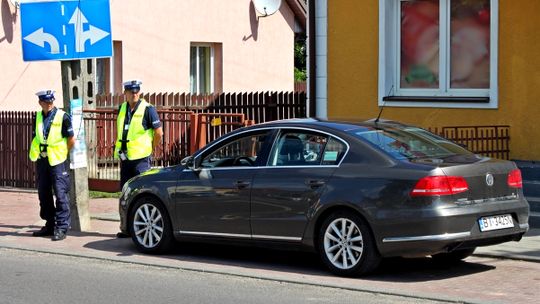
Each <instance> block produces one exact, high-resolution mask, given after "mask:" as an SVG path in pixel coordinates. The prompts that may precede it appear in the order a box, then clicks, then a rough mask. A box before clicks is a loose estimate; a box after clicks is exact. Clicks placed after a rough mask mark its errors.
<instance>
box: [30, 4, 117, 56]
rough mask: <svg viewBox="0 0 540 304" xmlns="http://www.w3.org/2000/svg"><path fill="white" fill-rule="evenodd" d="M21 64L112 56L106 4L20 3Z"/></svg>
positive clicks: (108, 14)
mask: <svg viewBox="0 0 540 304" xmlns="http://www.w3.org/2000/svg"><path fill="white" fill-rule="evenodd" d="M20 10H21V33H22V48H23V60H24V61H37V60H78V59H83V58H98V57H111V56H112V33H111V12H110V5H109V0H67V1H47V2H22V3H21V4H20Z"/></svg>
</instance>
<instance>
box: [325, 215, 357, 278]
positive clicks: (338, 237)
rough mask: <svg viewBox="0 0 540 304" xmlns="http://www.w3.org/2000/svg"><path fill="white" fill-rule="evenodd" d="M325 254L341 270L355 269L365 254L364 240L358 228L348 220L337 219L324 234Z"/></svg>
mask: <svg viewBox="0 0 540 304" xmlns="http://www.w3.org/2000/svg"><path fill="white" fill-rule="evenodd" d="M324 252H325V254H326V257H327V258H328V260H329V262H330V263H332V265H333V266H334V267H337V268H339V269H343V270H345V269H351V268H353V267H355V266H356V265H357V264H358V262H360V259H361V258H362V253H363V252H364V240H363V237H362V233H361V232H360V229H359V228H358V226H357V225H356V224H355V223H354V222H353V221H351V220H350V219H347V218H337V219H335V220H334V221H332V222H331V223H330V225H328V227H327V228H326V231H325V233H324Z"/></svg>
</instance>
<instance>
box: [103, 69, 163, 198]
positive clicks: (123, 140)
mask: <svg viewBox="0 0 540 304" xmlns="http://www.w3.org/2000/svg"><path fill="white" fill-rule="evenodd" d="M141 84H142V82H141V81H139V80H131V81H127V82H124V95H125V96H126V101H125V102H124V103H122V105H120V109H119V111H118V118H117V121H116V126H117V130H118V135H117V140H116V146H115V149H114V156H115V158H119V159H120V160H121V166H120V188H122V187H123V186H124V184H125V183H126V182H127V181H128V180H129V179H130V178H132V177H134V176H137V175H139V174H141V173H143V172H145V171H147V170H149V169H150V155H151V154H152V151H153V150H154V149H155V148H156V147H157V146H158V145H159V144H160V143H161V137H162V136H163V129H162V128H161V121H160V120H159V116H158V114H157V111H156V108H155V107H154V106H152V105H151V104H149V103H148V102H147V101H146V100H144V99H142V98H140V96H141V94H140V90H141Z"/></svg>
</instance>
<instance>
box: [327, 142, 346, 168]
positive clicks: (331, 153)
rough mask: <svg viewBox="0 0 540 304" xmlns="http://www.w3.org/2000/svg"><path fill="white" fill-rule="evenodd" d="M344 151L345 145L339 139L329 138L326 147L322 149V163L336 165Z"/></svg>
mask: <svg viewBox="0 0 540 304" xmlns="http://www.w3.org/2000/svg"><path fill="white" fill-rule="evenodd" d="M345 151H347V146H345V144H344V143H342V142H341V141H339V140H337V139H335V138H333V137H332V138H330V140H328V144H326V148H325V149H324V154H323V159H322V164H323V165H337V164H339V162H340V161H341V159H342V158H343V156H345Z"/></svg>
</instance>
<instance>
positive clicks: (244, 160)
mask: <svg viewBox="0 0 540 304" xmlns="http://www.w3.org/2000/svg"><path fill="white" fill-rule="evenodd" d="M253 165H255V162H254V161H253V160H251V158H249V157H247V156H239V157H237V158H235V159H234V161H233V166H253Z"/></svg>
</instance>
